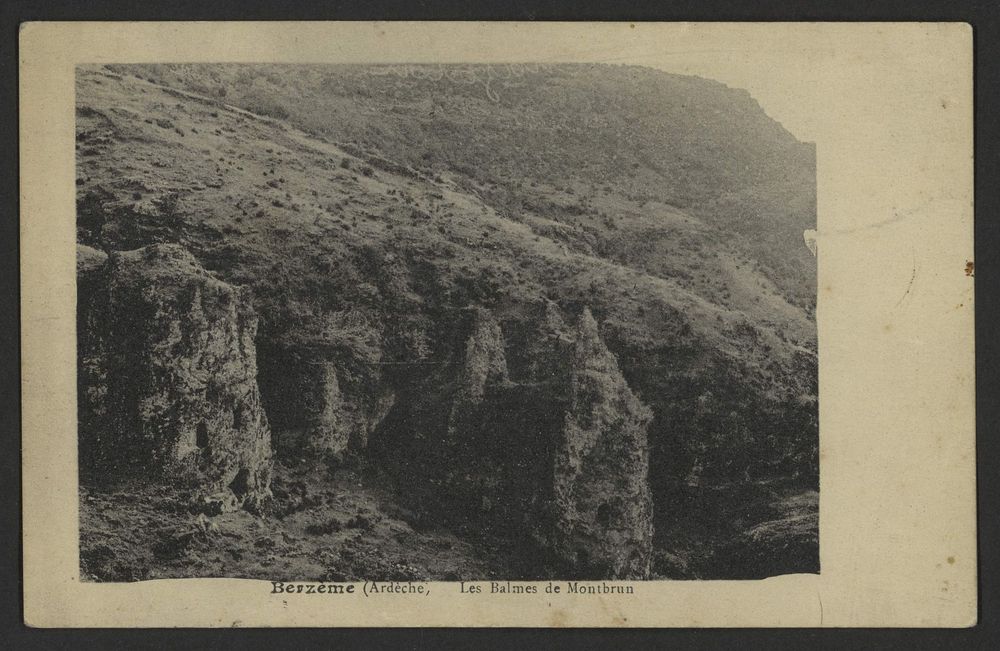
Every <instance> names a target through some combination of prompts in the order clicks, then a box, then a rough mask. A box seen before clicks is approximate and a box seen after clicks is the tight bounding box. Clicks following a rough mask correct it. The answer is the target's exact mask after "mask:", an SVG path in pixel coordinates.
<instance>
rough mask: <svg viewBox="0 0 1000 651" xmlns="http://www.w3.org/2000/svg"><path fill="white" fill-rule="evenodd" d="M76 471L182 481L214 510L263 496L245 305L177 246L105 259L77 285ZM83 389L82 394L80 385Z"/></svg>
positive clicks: (263, 429)
mask: <svg viewBox="0 0 1000 651" xmlns="http://www.w3.org/2000/svg"><path fill="white" fill-rule="evenodd" d="M80 290H81V300H80V306H81V310H82V313H83V314H84V315H85V316H84V317H83V318H84V320H85V321H86V322H87V323H89V324H90V325H91V328H90V329H88V330H87V331H86V332H87V335H86V336H84V337H81V341H80V347H81V353H80V357H81V361H82V366H83V367H84V369H85V370H84V371H83V374H84V376H86V377H91V378H99V381H98V382H94V383H93V385H94V386H99V387H100V388H99V389H98V390H93V389H87V390H86V391H87V392H86V393H85V394H84V395H82V396H81V403H83V404H86V405H90V407H91V408H90V409H88V410H87V413H89V414H91V415H92V416H91V417H90V418H88V419H86V420H85V421H83V422H81V430H82V436H81V446H82V447H83V448H84V452H85V454H84V456H83V459H82V461H83V463H84V466H85V468H84V472H90V473H94V474H95V476H99V477H101V478H109V479H111V478H121V477H132V478H135V477H145V476H153V477H158V478H162V479H170V480H174V479H181V480H184V481H186V482H189V483H191V484H193V485H195V486H196V487H197V488H198V490H199V491H200V492H201V493H202V494H204V495H205V496H210V495H214V494H218V493H222V494H223V497H222V498H221V500H220V501H221V506H222V508H232V507H235V506H237V505H243V506H247V507H249V508H259V507H260V506H261V505H262V503H263V502H264V501H265V500H266V499H267V498H268V496H269V495H270V490H269V485H270V476H271V434H270V429H269V427H268V422H267V417H266V416H265V414H264V411H263V409H262V408H261V404H260V392H259V390H258V387H257V362H256V350H255V345H254V338H255V336H256V332H257V316H256V314H255V313H254V311H253V308H252V305H251V302H250V300H249V296H248V295H247V294H245V293H244V292H243V291H242V290H241V289H239V288H236V287H233V286H231V285H229V284H227V283H224V282H221V281H219V280H217V279H216V278H215V277H213V276H212V275H211V274H209V273H207V272H206V271H204V270H203V269H202V268H201V267H200V266H199V265H198V263H197V262H196V261H195V259H194V258H193V257H192V256H191V255H190V254H189V253H188V252H186V251H185V250H184V249H183V248H181V247H179V246H176V245H153V246H147V247H144V248H142V249H138V250H135V251H119V252H115V253H112V254H111V256H110V258H109V259H108V261H107V263H106V264H105V265H104V266H103V267H102V268H101V269H100V270H99V271H95V272H92V273H91V274H89V275H88V276H87V280H86V282H82V283H81V285H80ZM86 385H87V384H86V383H82V386H86Z"/></svg>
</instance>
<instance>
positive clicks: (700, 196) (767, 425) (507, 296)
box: [77, 66, 818, 578]
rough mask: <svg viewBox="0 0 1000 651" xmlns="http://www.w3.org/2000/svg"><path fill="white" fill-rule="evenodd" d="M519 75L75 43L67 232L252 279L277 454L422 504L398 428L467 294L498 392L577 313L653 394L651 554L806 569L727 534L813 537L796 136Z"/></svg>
mask: <svg viewBox="0 0 1000 651" xmlns="http://www.w3.org/2000/svg"><path fill="white" fill-rule="evenodd" d="M531 74H534V75H542V76H544V77H545V79H544V81H545V83H541V82H540V81H539V80H538V79H535V80H533V81H532V83H527V81H526V80H524V79H523V78H522V79H520V80H519V79H511V80H508V82H509V83H508V84H507V85H506V86H503V87H502V91H503V92H500V91H499V90H497V96H498V97H499V98H500V99H499V101H494V99H492V98H491V97H490V96H488V95H484V94H483V93H482V89H478V90H477V88H476V86H475V85H474V84H468V83H462V82H452V83H450V84H447V85H446V86H445V87H444V88H443V89H442V87H441V86H440V85H438V86H434V85H433V84H434V83H435V82H434V80H431V79H427V78H425V77H424V78H419V79H418V78H416V77H413V76H412V75H411V76H400V75H398V74H395V73H393V74H389V73H386V72H385V71H384V70H371V69H369V70H365V69H360V68H343V69H338V68H331V67H326V68H321V67H316V68H309V69H306V70H305V71H302V70H299V71H298V73H297V74H295V75H290V74H286V75H282V74H281V69H280V67H273V66H272V67H267V68H254V67H247V66H240V67H236V66H232V67H229V66H169V67H165V66H115V67H113V69H108V68H93V69H81V70H80V71H79V73H78V85H77V161H78V172H77V174H78V178H77V184H78V206H77V207H78V215H77V224H78V240H79V241H80V242H81V243H82V244H85V245H88V246H91V247H94V248H97V249H101V250H103V251H105V252H108V253H110V252H113V251H121V250H132V249H136V248H139V247H143V246H146V245H148V244H153V243H176V244H180V245H181V246H183V247H184V248H185V249H187V250H188V251H190V252H191V253H192V254H193V255H194V257H195V258H196V259H197V260H198V262H199V263H200V264H201V265H202V266H203V267H204V268H205V269H207V270H209V271H210V272H212V273H214V274H215V275H216V276H217V277H218V278H219V279H221V280H222V281H224V282H226V283H230V284H232V285H237V286H243V287H246V288H247V289H248V290H249V291H250V293H251V295H252V297H253V298H252V300H253V303H254V307H255V309H256V312H257V314H258V315H259V327H258V336H257V352H258V365H259V367H260V375H259V378H258V381H259V383H260V391H261V398H262V401H263V405H264V408H265V411H266V412H267V417H268V419H269V421H270V423H271V427H272V429H273V432H274V434H273V438H274V442H275V443H274V445H275V448H276V450H277V452H278V455H279V458H282V459H283V460H284V461H283V462H285V463H289V464H294V463H295V460H296V459H297V458H301V457H302V456H303V455H306V456H308V454H321V455H327V456H328V458H329V459H330V460H331V463H333V464H334V465H335V466H336V465H339V464H342V463H344V460H345V458H347V459H348V460H349V461H350V462H351V463H361V464H373V473H375V474H379V473H382V474H385V477H384V479H386V481H387V482H388V483H389V484H390V485H392V486H394V487H395V489H396V490H398V491H399V499H400V501H401V502H403V503H407V500H410V502H409V503H407V504H406V507H407V508H409V509H414V510H415V511H416V512H418V514H422V515H419V517H423V518H427V517H430V516H432V515H433V514H434V512H435V509H436V508H437V506H436V505H435V504H434V502H435V501H436V500H442V499H443V498H442V493H441V491H442V490H444V488H445V487H448V486H450V487H451V488H454V486H455V485H454V483H449V482H451V480H450V479H448V478H447V475H448V474H449V473H450V472H451V469H450V460H449V459H448V458H446V457H445V458H442V457H441V455H440V454H438V452H436V451H428V450H429V448H428V446H424V445H422V444H421V445H416V444H415V443H414V442H415V441H422V440H425V439H427V438H430V439H435V438H436V437H438V436H439V435H440V436H445V432H446V431H447V429H448V421H449V417H448V416H447V415H446V414H445V415H444V416H441V415H440V414H439V413H438V412H440V411H441V410H442V409H446V407H445V405H444V402H441V401H438V402H435V401H434V400H433V399H431V400H428V398H427V397H428V396H432V397H433V396H445V395H449V396H450V395H452V394H453V393H454V391H455V390H456V387H457V390H458V391H459V392H461V391H462V390H463V389H462V388H463V387H464V386H465V385H464V384H463V383H465V382H467V380H464V379H462V378H463V377H464V376H463V375H462V373H461V372H460V370H461V369H462V368H463V365H465V360H466V356H467V354H466V342H467V341H468V340H469V337H470V336H472V335H471V334H470V333H472V332H474V330H475V328H474V326H473V322H474V318H473V315H475V314H477V313H479V311H481V310H486V311H488V313H489V314H490V315H491V318H493V319H495V320H496V322H497V324H498V328H499V332H500V339H499V341H500V345H501V346H504V347H506V363H507V366H508V367H509V368H510V374H511V376H510V378H508V379H507V380H506V381H507V382H513V383H514V386H512V387H509V388H507V389H504V391H505V392H506V393H502V394H496V395H497V396H506V397H502V398H497V399H503V400H508V399H511V398H510V396H517V395H522V394H523V395H525V396H531V395H539V394H538V390H535V389H531V388H530V387H531V386H537V382H538V381H539V380H538V378H537V377H536V371H532V370H530V368H529V367H530V366H531V360H530V359H527V357H529V356H530V355H528V352H527V351H530V350H533V346H534V343H535V342H537V340H538V338H539V337H540V336H541V335H539V332H542V330H540V329H539V328H540V326H539V323H540V321H539V319H543V320H544V319H547V318H549V317H548V316H539V315H540V312H539V309H540V308H539V306H540V305H549V306H551V307H546V308H545V310H547V311H546V312H545V314H546V315H548V314H549V313H550V312H552V311H553V310H554V311H555V313H561V314H563V315H565V316H566V317H567V318H568V319H574V318H576V317H577V315H580V314H581V313H583V312H584V311H585V310H587V309H589V311H590V312H591V313H592V314H593V319H594V320H595V322H596V324H597V325H598V329H599V332H600V338H601V339H602V340H603V341H604V342H606V344H607V347H608V348H609V349H610V350H611V352H613V353H614V356H615V358H616V360H617V367H620V373H621V374H622V376H623V378H624V380H625V381H627V383H628V386H629V387H630V388H631V391H633V392H634V393H635V394H636V395H637V396H638V399H639V400H641V401H642V402H643V403H645V404H646V405H648V406H649V407H650V408H651V413H652V420H651V422H650V423H649V425H648V428H647V435H648V446H649V449H648V453H649V461H648V467H649V471H648V472H649V478H648V484H649V489H650V492H651V495H652V511H653V528H654V531H655V543H654V551H653V561H652V572H653V574H654V575H658V576H676V577H691V576H700V577H712V576H721V574H720V572H724V573H725V574H724V575H725V576H727V577H732V578H735V577H740V576H753V575H757V574H759V573H760V572H766V573H779V572H786V571H813V570H815V560H814V559H813V560H812V561H810V560H809V559H808V555H807V557H806V561H805V562H804V564H803V561H802V560H801V558H802V557H801V556H794V557H788V558H785V559H784V560H783V557H782V556H781V554H780V553H778V554H776V555H768V554H763V556H773V557H771V558H769V560H768V562H769V563H771V565H769V566H767V567H766V568H765V567H762V566H761V565H760V563H759V561H758V560H755V559H758V558H759V557H760V556H761V554H760V553H759V552H760V549H757V548H754V549H750V550H749V552H752V553H749V552H748V545H750V546H752V544H753V542H752V540H751V539H750V538H747V535H748V534H747V532H748V531H751V530H754V528H755V527H761V526H764V525H767V524H768V523H769V522H774V521H777V520H781V519H783V518H788V517H795V518H799V519H798V520H797V521H802V517H803V512H802V509H803V508H805V509H806V510H805V516H806V520H805V521H806V522H807V523H808V522H811V523H812V524H811V525H810V524H807V525H806V526H805V528H804V529H803V530H802V531H801V532H797V534H796V535H799V534H800V533H801V535H802V536H805V538H806V539H808V538H809V537H810V536H812V537H814V536H815V526H814V525H815V500H814V499H812V500H811V502H810V500H809V499H805V500H804V501H803V499H797V498H796V496H801V495H808V494H810V492H811V491H813V490H814V489H815V487H816V483H817V463H818V461H817V452H816V450H817V438H816V436H817V424H816V402H815V401H816V356H815V350H816V341H815V326H814V323H813V321H812V316H811V315H812V298H811V296H812V294H811V289H810V288H811V287H812V286H813V284H814V271H813V270H812V268H811V267H810V264H811V258H809V254H808V252H807V251H806V250H805V247H804V246H802V245H801V231H802V229H803V228H808V227H810V226H811V225H812V222H814V208H812V206H813V205H814V201H815V194H814V188H815V185H814V184H815V180H814V178H813V177H812V176H811V175H812V174H813V173H814V171H813V170H814V168H813V166H814V161H813V160H812V158H811V156H812V153H811V152H812V150H811V147H808V146H805V145H801V144H800V143H797V142H796V141H795V140H794V138H792V137H791V136H790V135H788V134H787V133H785V132H784V131H783V130H782V129H781V128H780V126H779V125H776V124H775V123H773V122H770V121H769V120H768V119H767V118H766V116H764V115H763V113H762V112H761V111H760V110H759V107H756V105H755V104H754V103H753V102H752V100H751V99H750V98H749V96H746V95H745V94H744V93H740V92H736V91H730V90H729V89H725V88H724V87H722V86H721V85H719V84H715V83H714V82H706V81H704V80H695V79H691V78H675V77H673V76H663V75H662V73H654V72H652V71H645V70H641V69H631V68H630V69H624V70H608V69H600V70H597V71H596V72H595V71H594V70H593V69H591V68H576V67H572V66H569V67H554V68H544V69H539V70H537V71H535V72H532V73H531ZM437 82H440V80H437ZM433 88H437V91H433ZM623 88H624V89H631V90H630V91H629V92H627V93H626V92H622V90H623ZM220 89H222V90H220ZM552 89H557V90H552ZM223 91H225V92H223ZM223 95H224V97H223ZM585 98H586V103H585V104H583V106H584V107H585V108H583V109H581V108H580V102H584V100H585ZM598 100H601V101H605V102H608V104H607V105H605V106H602V105H601V104H600V103H599V102H598ZM427 102H430V105H426V104H427ZM570 106H576V108H575V109H573V111H572V112H571V111H570V110H569V107H570ZM586 107H590V108H586ZM636 107H643V108H642V109H641V111H640V112H641V113H642V114H641V115H636V114H635V113H636V111H637V110H638V109H637V108H636ZM651 107H657V110H655V111H653V110H651ZM558 115H563V116H564V119H562V120H559V119H557V118H556V117H555V116H558ZM578 115H582V116H585V117H586V120H583V121H580V120H576V119H573V118H574V116H578ZM505 121H509V122H510V123H509V124H505ZM606 152H612V153H613V155H612V156H610V157H608V156H603V155H602V153H606ZM709 163H711V164H709ZM793 240H794V241H795V245H794V246H793V245H791V244H789V242H791V241H793ZM800 249H801V250H800ZM560 318H561V317H560ZM549 332H550V333H554V334H552V335H551V336H555V337H560V336H571V335H563V334H560V333H561V332H562V329H561V326H560V327H553V328H552V329H550V330H549ZM546 336H549V335H546ZM470 345H471V344H470ZM617 367H616V369H615V371H614V372H618V371H617ZM607 372H611V371H607ZM607 382H608V383H610V384H614V383H615V382H616V380H614V379H613V378H611V379H609V380H607ZM533 383H535V384H533ZM554 386H555V388H553V389H552V390H553V391H562V389H561V388H559V387H560V386H562V385H554ZM519 392H520V393H519ZM524 392H527V393H524ZM490 395H493V394H490ZM442 400H443V398H442ZM539 402H540V403H541V404H540V405H539V409H541V410H543V411H544V409H545V402H544V401H539ZM439 403H440V404H439ZM520 404H526V405H529V406H530V405H531V404H533V403H532V402H531V400H530V399H528V398H527V397H525V399H524V400H521V401H520ZM404 415H405V417H404ZM501 415H502V414H501ZM522 417H523V418H525V419H527V421H526V422H542V421H544V420H545V417H546V416H545V414H544V413H541V412H539V413H535V414H533V413H531V412H530V409H529V413H526V414H523V415H522ZM505 435H512V434H511V433H510V432H507V434H505ZM331 437H333V438H331ZM415 450H416V453H417V454H416V456H414V451H415ZM309 451H312V452H309ZM421 454H423V455H426V456H420V455H421ZM329 455H332V457H331V456H329ZM400 469H403V471H400ZM486 479H488V478H486ZM486 479H483V481H486ZM439 484H440V485H441V488H435V486H439ZM473 485H474V486H476V487H479V488H481V486H482V485H484V484H483V483H482V482H478V483H476V482H474V483H473ZM473 485H469V486H466V488H469V490H471V486H473ZM479 488H477V490H479ZM497 490H499V489H497ZM812 494H813V495H814V493H812ZM497 495H507V493H504V492H503V491H502V490H501V491H500V492H499V493H497ZM416 497H419V502H418V503H414V502H413V501H412V500H414V499H415V498H416ZM793 498H795V499H793ZM810 503H811V505H812V506H811V507H810V506H809V504H810ZM789 504H793V505H794V512H792V511H790V510H789V509H790V508H791V507H788V506H787V505H789ZM803 504H805V507H803ZM451 526H452V528H453V529H454V530H455V531H458V532H460V533H462V535H465V536H467V537H475V536H476V535H481V533H479V534H477V532H481V531H483V529H482V527H480V526H479V525H477V524H476V523H475V522H474V521H473V522H464V523H463V522H455V523H452V525H451ZM526 526H527V525H526ZM512 535H513V536H514V538H515V539H519V538H521V537H522V536H521V534H519V533H517V532H514V533H513V534H512ZM757 539H759V537H757V538H753V540H757ZM786 543H787V541H781V542H780V543H779V545H784V544H786ZM719 568H725V569H719ZM523 572H524V574H525V575H537V574H538V572H539V571H538V568H527V569H524V570H523Z"/></svg>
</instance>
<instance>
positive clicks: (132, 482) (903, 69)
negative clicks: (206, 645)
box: [20, 23, 977, 627]
mask: <svg viewBox="0 0 1000 651" xmlns="http://www.w3.org/2000/svg"><path fill="white" fill-rule="evenodd" d="M20 39H21V61H20V66H21V67H20V70H21V99H20V101H21V170H22V180H21V187H22V212H21V242H22V249H21V268H22V297H23V298H22V301H23V304H22V310H23V312H22V314H23V341H22V344H23V360H24V361H23V395H24V405H23V409H24V432H23V441H24V442H23V446H24V585H25V588H24V599H25V620H26V622H27V623H28V624H30V625H33V626H45V627H48V626H74V627H91V626H102V627H103V626H114V627H173V626H226V627H229V626H554V627H565V626H624V627H630V626H635V627H670V626H744V627H745V626H751V627H757V626H795V627H802V626H880V627H881V626H934V627H940V626H945V627H960V626H969V625H972V624H974V623H975V622H976V607H977V603H976V553H975V550H976V539H975V535H976V532H975V447H974V446H975V427H974V386H975V377H974V347H973V282H974V260H973V257H972V252H973V246H972V245H973V236H972V233H973V231H972V216H973V205H972V99H973V96H972V34H971V29H970V28H969V26H968V25H964V24H934V23H927V24H904V23H896V24H893V23H883V24H843V23H841V24H763V23H761V24H726V23H717V24H697V23H675V24H647V23H637V24H632V23H575V24H569V23H548V24H527V23H214V24H213V23H29V24H26V25H24V26H23V28H22V31H21V35H20Z"/></svg>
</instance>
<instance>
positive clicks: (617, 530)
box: [552, 309, 653, 578]
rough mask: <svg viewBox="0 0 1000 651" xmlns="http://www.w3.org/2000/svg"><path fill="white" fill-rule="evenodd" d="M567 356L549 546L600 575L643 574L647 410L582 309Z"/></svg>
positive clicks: (648, 512)
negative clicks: (567, 377)
mask: <svg viewBox="0 0 1000 651" xmlns="http://www.w3.org/2000/svg"><path fill="white" fill-rule="evenodd" d="M572 359H573V368H572V375H571V377H570V380H569V384H570V398H569V401H568V404H567V407H566V414H565V420H564V423H563V428H562V431H561V432H559V441H558V445H557V446H556V450H555V458H554V460H553V463H554V469H553V481H554V486H553V493H554V504H555V513H556V522H555V523H554V532H553V535H552V546H553V548H554V551H555V552H556V554H557V555H558V556H560V557H561V558H563V559H565V560H566V561H568V562H570V563H573V564H575V565H577V566H581V567H588V566H589V567H591V568H593V569H594V570H596V572H597V574H598V575H599V576H614V577H620V578H645V577H646V576H647V575H648V574H649V566H650V556H651V552H652V536H653V524H652V502H651V498H650V492H649V483H648V475H649V445H648V442H647V437H646V429H647V426H648V425H649V422H650V420H651V419H652V413H651V412H650V410H649V408H648V407H646V406H645V405H643V404H642V403H641V402H640V401H639V399H638V398H637V397H636V396H635V394H633V393H632V391H631V390H630V389H629V387H628V385H627V384H626V382H625V378H624V377H623V376H622V374H621V371H620V370H619V368H618V363H617V361H616V360H615V357H614V355H613V354H612V353H611V351H609V350H608V348H607V346H605V345H604V342H603V341H601V338H600V336H599V335H598V332H597V323H596V322H595V321H594V318H593V316H591V314H590V311H589V310H586V309H585V310H584V312H583V314H582V315H581V317H580V320H579V324H578V326H577V328H576V342H575V347H574V351H573V357H572Z"/></svg>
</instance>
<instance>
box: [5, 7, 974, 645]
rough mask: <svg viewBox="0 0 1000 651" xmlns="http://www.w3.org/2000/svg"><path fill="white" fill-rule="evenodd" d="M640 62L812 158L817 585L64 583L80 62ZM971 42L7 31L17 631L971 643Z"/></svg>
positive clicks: (891, 31)
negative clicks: (15, 278) (742, 93)
mask: <svg viewBox="0 0 1000 651" xmlns="http://www.w3.org/2000/svg"><path fill="white" fill-rule="evenodd" d="M190 61H206V62H240V61H242V62H314V63H319V62H392V63H398V62H438V61H440V62H500V63H502V62H523V61H552V62H556V61H592V62H616V63H637V64H644V65H652V66H656V67H660V68H663V69H666V70H669V71H673V72H678V73H684V74H698V75H701V76H705V77H709V78H712V79H716V80H719V81H722V82H724V83H727V84H730V85H734V86H737V87H741V88H746V89H748V90H749V91H750V92H751V94H753V95H754V97H756V98H757V99H758V100H759V101H760V102H761V103H762V105H763V106H764V108H765V110H768V111H769V113H771V115H772V116H773V117H776V119H779V120H781V121H783V123H784V124H785V125H786V127H788V128H790V129H791V130H792V131H793V133H795V134H796V135H797V136H798V137H799V138H800V139H805V140H810V141H813V142H816V143H817V159H818V163H817V164H818V202H819V216H818V222H819V223H818V231H819V236H818V242H819V245H818V248H819V255H818V264H819V295H818V327H819V350H820V363H819V381H820V398H819V405H820V452H821V454H820V456H821V462H820V474H821V489H820V557H821V573H820V575H818V576H816V575H791V576H781V577H775V578H771V579H766V580H762V581H653V582H636V583H633V584H632V585H633V586H634V587H635V594H633V595H607V596H592V595H586V596H585V595H568V594H561V595H546V594H538V595H494V596H491V595H489V594H486V595H476V596H470V595H462V594H459V590H458V587H457V584H449V583H430V584H427V585H428V587H429V595H427V596H399V595H396V596H388V595H385V596H379V597H368V598H366V597H364V596H360V595H359V596H354V595H352V596H347V595H339V596H335V597H331V596H307V595H284V594H281V595H275V594H270V584H269V583H268V582H266V581H252V580H232V579H181V580H156V581H149V582H142V583H132V584H94V583H81V582H80V581H79V576H78V574H79V566H78V560H77V554H78V540H77V535H78V529H77V513H78V497H77V475H76V367H75V348H74V347H75V316H74V314H75V299H76V285H75V253H74V243H75V217H74V215H75V196H74V195H75V184H74V180H75V171H74V68H75V66H76V65H77V64H82V63H111V62H190ZM972 101H973V96H972V30H971V28H970V27H969V26H968V25H966V24H960V23H922V24H915V23H879V24H862V23H858V24H845V23H839V24H834V23H829V24H824V23H812V24H809V23H802V24H790V23H789V24H775V23H768V24H764V23H747V24H735V23H701V24H698V23H669V24H657V23H638V24H630V23H408V22H391V23H390V22H372V23H295V22H286V23H233V22H228V23H27V24H25V25H23V26H22V29H21V33H20V115H21V123H20V144H21V275H22V277H21V288H22V298H21V309H22V316H21V319H22V320H21V323H22V335H21V341H22V390H23V405H22V408H23V432H22V436H23V442H22V445H23V472H24V479H23V488H24V496H23V513H24V528H23V541H24V609H25V610H24V612H25V614H24V616H25V621H26V622H27V623H28V624H29V625H32V626H74V627H90V626H141V627H161V626H640V627H648V626H725V627H730V626H796V627H798V626H923V627H929V626H934V627H938V626H970V625H972V624H974V623H975V622H976V612H977V611H976V604H977V602H976V594H977V591H976V531H975V503H976V495H975V419H974V408H975V377H974V370H975V367H974V345H973V277H972V276H971V275H970V274H969V273H967V270H968V269H967V262H971V261H972V255H973V210H972V196H973V186H972V181H973V166H972V110H973V107H972Z"/></svg>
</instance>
